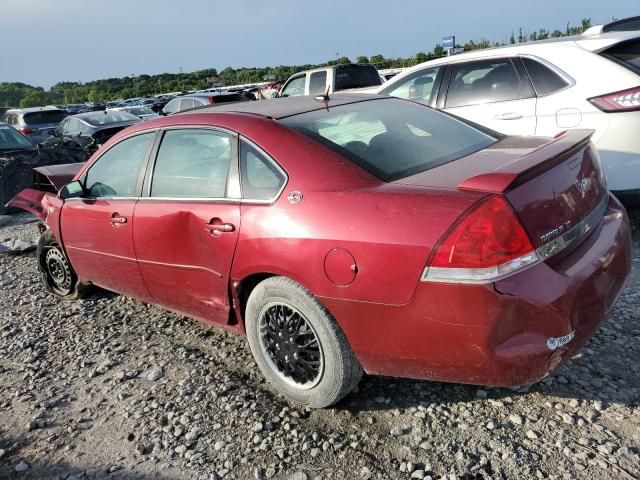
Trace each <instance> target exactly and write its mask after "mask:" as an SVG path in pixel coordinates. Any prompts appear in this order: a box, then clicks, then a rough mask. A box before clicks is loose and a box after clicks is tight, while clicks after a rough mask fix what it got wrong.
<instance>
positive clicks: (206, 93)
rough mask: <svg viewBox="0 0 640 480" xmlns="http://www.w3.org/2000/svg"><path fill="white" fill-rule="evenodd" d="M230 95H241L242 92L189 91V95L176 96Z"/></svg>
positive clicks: (205, 96) (204, 96)
mask: <svg viewBox="0 0 640 480" xmlns="http://www.w3.org/2000/svg"><path fill="white" fill-rule="evenodd" d="M228 95H240V92H202V93H188V94H187V95H180V96H178V97H175V98H209V97H224V96H228Z"/></svg>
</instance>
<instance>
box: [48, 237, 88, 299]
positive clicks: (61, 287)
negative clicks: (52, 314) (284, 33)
mask: <svg viewBox="0 0 640 480" xmlns="http://www.w3.org/2000/svg"><path fill="white" fill-rule="evenodd" d="M38 270H39V271H40V274H41V276H42V280H43V283H44V286H45V288H46V289H47V291H48V292H49V293H52V294H54V295H56V296H58V297H61V298H64V299H65V300H76V299H78V298H82V297H84V296H86V295H87V294H89V293H90V287H89V286H88V285H86V284H83V283H80V282H79V281H78V276H77V275H76V273H75V272H74V271H73V267H72V266H71V264H70V263H69V260H68V259H67V257H66V255H65V254H64V252H63V251H62V248H61V247H60V245H59V244H58V242H57V240H56V238H55V237H54V236H53V234H52V233H51V231H49V230H47V231H45V232H44V233H43V234H42V235H41V236H40V239H39V240H38Z"/></svg>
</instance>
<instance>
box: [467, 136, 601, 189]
mask: <svg viewBox="0 0 640 480" xmlns="http://www.w3.org/2000/svg"><path fill="white" fill-rule="evenodd" d="M593 134H594V130H586V129H580V130H568V131H566V132H562V133H561V134H559V135H557V136H556V137H555V138H554V139H553V140H552V141H550V142H549V143H545V144H544V145H542V146H540V147H539V148H537V149H535V150H534V151H532V152H530V153H528V154H526V155H524V156H522V157H520V158H517V159H515V160H513V161H512V162H509V163H505V164H503V165H500V166H499V167H498V168H496V169H495V170H493V171H491V172H490V173H482V174H480V175H476V176H474V177H470V178H467V179H466V180H464V181H463V182H461V183H459V184H458V186H457V189H458V190H464V191H472V192H487V193H499V194H500V193H506V192H507V191H509V190H511V189H513V188H515V187H517V186H518V185H521V184H522V183H525V182H526V181H527V180H529V179H531V178H533V177H536V176H538V175H539V174H540V173H542V172H544V171H546V170H549V169H550V168H553V167H555V166H556V165H558V164H560V163H562V162H563V161H564V160H565V159H567V158H568V157H570V156H571V155H573V154H575V153H576V152H578V151H579V150H580V149H582V148H584V147H585V146H586V145H587V144H588V143H589V141H590V140H591V136H592V135H593Z"/></svg>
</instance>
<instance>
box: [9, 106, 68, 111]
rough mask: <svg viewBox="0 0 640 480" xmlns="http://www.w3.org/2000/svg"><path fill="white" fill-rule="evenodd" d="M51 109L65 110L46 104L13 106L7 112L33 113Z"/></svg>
mask: <svg viewBox="0 0 640 480" xmlns="http://www.w3.org/2000/svg"><path fill="white" fill-rule="evenodd" d="M50 110H57V111H60V112H64V110H62V109H60V108H58V107H53V106H50V105H49V106H46V107H28V108H12V109H11V110H7V113H9V112H11V113H33V112H44V111H50Z"/></svg>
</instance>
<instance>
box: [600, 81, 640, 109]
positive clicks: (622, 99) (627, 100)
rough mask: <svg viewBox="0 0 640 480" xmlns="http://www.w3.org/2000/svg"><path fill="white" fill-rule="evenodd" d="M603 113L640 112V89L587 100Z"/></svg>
mask: <svg viewBox="0 0 640 480" xmlns="http://www.w3.org/2000/svg"><path fill="white" fill-rule="evenodd" d="M588 100H589V101H590V102H591V103H593V104H594V105H595V106H596V107H598V108H599V109H600V110H602V111H604V112H630V111H633V110H640V87H635V88H630V89H628V90H620V91H619V92H613V93H608V94H607V95H602V96H600V97H592V98H589V99H588Z"/></svg>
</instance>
